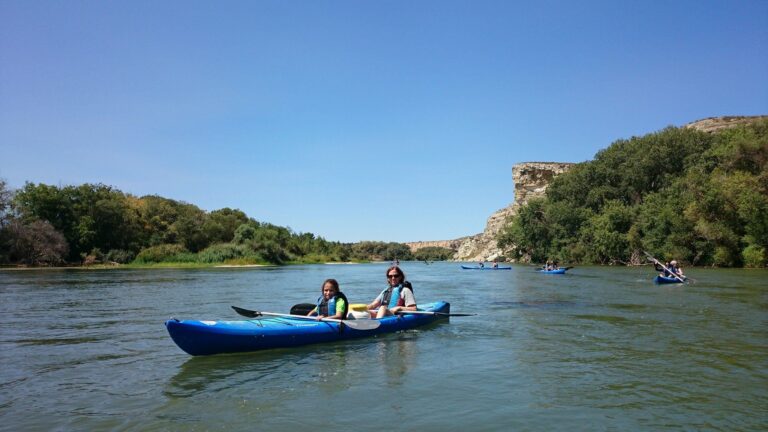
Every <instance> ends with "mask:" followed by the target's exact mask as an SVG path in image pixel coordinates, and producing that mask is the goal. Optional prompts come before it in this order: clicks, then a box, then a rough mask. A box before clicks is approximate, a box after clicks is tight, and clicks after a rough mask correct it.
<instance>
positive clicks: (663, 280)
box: [653, 275, 686, 284]
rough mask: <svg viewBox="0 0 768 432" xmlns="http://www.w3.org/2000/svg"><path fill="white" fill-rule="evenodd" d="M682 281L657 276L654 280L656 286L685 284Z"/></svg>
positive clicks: (670, 277) (672, 277) (671, 277)
mask: <svg viewBox="0 0 768 432" xmlns="http://www.w3.org/2000/svg"><path fill="white" fill-rule="evenodd" d="M682 279H683V281H685V279H686V278H685V276H683V277H682ZM683 281H681V280H680V279H678V278H676V277H674V276H661V275H656V277H655V278H653V283H655V284H673V283H683Z"/></svg>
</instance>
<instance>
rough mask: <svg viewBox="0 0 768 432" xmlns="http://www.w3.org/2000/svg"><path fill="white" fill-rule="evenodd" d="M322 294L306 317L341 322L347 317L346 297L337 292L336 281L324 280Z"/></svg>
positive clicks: (337, 284)
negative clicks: (331, 319) (338, 320)
mask: <svg viewBox="0 0 768 432" xmlns="http://www.w3.org/2000/svg"><path fill="white" fill-rule="evenodd" d="M322 293H323V295H321V296H320V297H319V298H318V299H317V306H315V308H314V309H312V310H311V311H309V313H308V314H307V316H316V317H317V319H318V320H319V319H320V318H333V319H340V320H343V319H344V318H346V317H347V308H348V307H349V306H348V305H349V303H348V302H347V296H345V295H344V293H342V292H341V291H339V283H338V282H337V281H336V279H326V280H325V282H323V287H322Z"/></svg>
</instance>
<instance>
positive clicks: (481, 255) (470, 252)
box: [408, 162, 574, 261]
mask: <svg viewBox="0 0 768 432" xmlns="http://www.w3.org/2000/svg"><path fill="white" fill-rule="evenodd" d="M573 165H574V164H572V163H564V162H525V163H520V164H516V165H515V166H513V167H512V181H513V182H514V185H515V192H514V197H513V198H514V201H513V202H512V203H511V204H510V205H509V206H507V207H505V208H503V209H501V210H499V211H497V212H495V213H494V214H492V215H491V216H490V217H489V218H488V220H487V222H486V224H485V230H484V231H483V232H482V233H480V234H476V235H473V236H469V237H463V238H460V239H456V240H445V241H433V242H414V243H408V246H409V247H410V248H411V251H416V250H418V249H421V248H423V247H427V246H440V247H447V248H450V249H453V250H455V251H456V254H455V255H454V257H453V258H454V259H455V260H459V261H481V260H482V261H492V260H494V259H495V258H497V257H498V256H500V255H502V251H501V250H499V248H498V247H497V246H496V235H497V234H498V233H499V231H501V229H502V228H503V227H504V225H505V224H506V222H507V219H508V218H509V217H510V216H513V215H515V214H516V213H517V210H518V209H519V208H520V207H521V206H522V205H524V204H526V203H527V202H528V201H529V200H530V199H531V198H535V197H540V196H543V195H544V191H546V189H547V185H549V183H550V182H551V181H552V179H553V178H554V177H555V176H556V175H558V174H561V173H563V172H565V171H567V170H568V169H569V168H571V167H572V166H573Z"/></svg>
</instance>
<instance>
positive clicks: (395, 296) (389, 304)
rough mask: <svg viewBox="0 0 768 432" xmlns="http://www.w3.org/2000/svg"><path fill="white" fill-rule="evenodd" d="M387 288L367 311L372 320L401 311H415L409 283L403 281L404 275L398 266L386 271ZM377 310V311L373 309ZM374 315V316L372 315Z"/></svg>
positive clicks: (414, 302) (411, 288) (414, 298)
mask: <svg viewBox="0 0 768 432" xmlns="http://www.w3.org/2000/svg"><path fill="white" fill-rule="evenodd" d="M386 274H387V283H388V284H389V287H388V288H386V289H385V290H384V291H382V292H381V294H379V295H378V297H376V298H375V299H374V300H373V302H371V304H369V305H368V310H369V311H370V312H371V317H372V318H374V317H375V318H383V317H385V316H387V315H394V314H396V313H397V312H399V311H401V310H411V311H415V310H416V297H414V296H413V287H412V286H411V283H410V282H408V281H406V280H405V273H403V271H402V270H400V267H398V266H392V267H390V268H388V269H387V273H386ZM376 308H378V311H376V310H375V309H376ZM374 314H375V315H374Z"/></svg>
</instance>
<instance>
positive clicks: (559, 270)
mask: <svg viewBox="0 0 768 432" xmlns="http://www.w3.org/2000/svg"><path fill="white" fill-rule="evenodd" d="M566 270H568V269H564V268H559V269H557V270H538V272H539V273H544V274H565V271H566Z"/></svg>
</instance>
